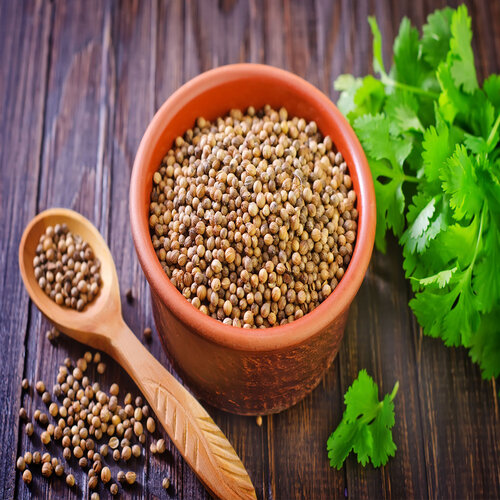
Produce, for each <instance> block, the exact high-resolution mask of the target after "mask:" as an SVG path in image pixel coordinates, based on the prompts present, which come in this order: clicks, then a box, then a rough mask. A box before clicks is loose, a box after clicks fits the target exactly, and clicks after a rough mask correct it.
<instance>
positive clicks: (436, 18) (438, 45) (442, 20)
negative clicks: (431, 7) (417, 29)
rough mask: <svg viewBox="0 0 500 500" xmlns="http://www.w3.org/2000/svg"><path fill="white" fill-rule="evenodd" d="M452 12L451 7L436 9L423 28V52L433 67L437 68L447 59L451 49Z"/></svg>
mask: <svg viewBox="0 0 500 500" xmlns="http://www.w3.org/2000/svg"><path fill="white" fill-rule="evenodd" d="M452 14H453V10H452V9H451V8H450V7H445V8H444V9H442V10H436V11H434V12H433V13H432V14H429V16H428V17H427V24H425V25H424V27H423V28H422V31H423V35H422V53H423V56H424V59H425V60H426V61H427V62H428V63H429V64H430V65H431V66H432V67H433V68H437V67H438V65H439V63H441V62H442V61H444V60H445V59H446V56H447V54H448V51H449V50H450V38H451V29H450V26H451V16H452Z"/></svg>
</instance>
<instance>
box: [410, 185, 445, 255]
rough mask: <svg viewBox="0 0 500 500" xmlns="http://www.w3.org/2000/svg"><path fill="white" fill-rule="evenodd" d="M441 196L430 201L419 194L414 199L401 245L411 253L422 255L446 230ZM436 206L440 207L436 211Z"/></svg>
mask: <svg viewBox="0 0 500 500" xmlns="http://www.w3.org/2000/svg"><path fill="white" fill-rule="evenodd" d="M441 201H442V197H441V196H440V195H437V196H433V197H432V198H430V199H429V197H428V195H426V194H424V193H419V194H417V195H416V196H414V197H413V200H412V204H411V205H410V207H409V208H408V214H407V222H408V228H407V229H406V231H405V232H404V233H403V236H401V239H400V243H401V244H402V245H404V246H405V250H406V249H407V250H408V251H409V252H410V253H415V252H418V253H422V252H423V251H424V250H425V248H426V247H427V246H428V245H429V243H430V242H431V241H432V240H433V239H434V238H435V237H436V236H437V235H438V234H439V233H440V232H441V231H443V230H444V229H446V215H445V213H443V212H442V208H441V205H442V203H441ZM436 205H438V206H439V209H440V210H438V211H436Z"/></svg>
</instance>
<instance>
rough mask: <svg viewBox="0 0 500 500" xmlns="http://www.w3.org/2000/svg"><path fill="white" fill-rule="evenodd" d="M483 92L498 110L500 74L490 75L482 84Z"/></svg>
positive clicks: (499, 104)
mask: <svg viewBox="0 0 500 500" xmlns="http://www.w3.org/2000/svg"><path fill="white" fill-rule="evenodd" d="M483 89H484V92H485V93H486V96H487V97H488V99H489V100H490V102H491V104H493V106H495V109H496V111H497V112H499V111H500V75H490V76H489V77H488V78H486V80H485V81H484V84H483Z"/></svg>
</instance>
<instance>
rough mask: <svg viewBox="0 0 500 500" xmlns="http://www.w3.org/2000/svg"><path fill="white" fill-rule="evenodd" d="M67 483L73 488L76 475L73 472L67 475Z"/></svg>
mask: <svg viewBox="0 0 500 500" xmlns="http://www.w3.org/2000/svg"><path fill="white" fill-rule="evenodd" d="M66 484H67V485H68V486H69V487H70V488H72V487H73V486H74V485H75V476H73V474H68V475H67V476H66Z"/></svg>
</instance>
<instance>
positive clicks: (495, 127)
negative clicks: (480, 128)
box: [486, 113, 500, 148]
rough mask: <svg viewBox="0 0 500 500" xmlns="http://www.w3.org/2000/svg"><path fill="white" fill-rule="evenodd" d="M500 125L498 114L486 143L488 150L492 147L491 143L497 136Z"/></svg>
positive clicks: (499, 115)
mask: <svg viewBox="0 0 500 500" xmlns="http://www.w3.org/2000/svg"><path fill="white" fill-rule="evenodd" d="M499 125H500V113H499V114H498V116H497V119H496V121H495V124H494V125H493V128H492V129H491V132H490V135H489V136H488V139H487V141H486V144H487V146H488V148H489V147H490V146H491V143H492V142H493V137H494V136H495V133H496V131H497V130H498V126H499Z"/></svg>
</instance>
